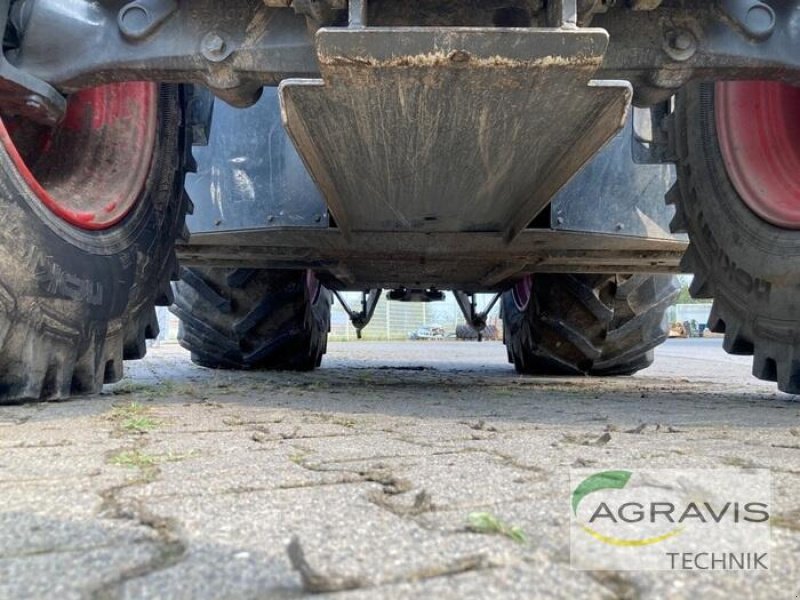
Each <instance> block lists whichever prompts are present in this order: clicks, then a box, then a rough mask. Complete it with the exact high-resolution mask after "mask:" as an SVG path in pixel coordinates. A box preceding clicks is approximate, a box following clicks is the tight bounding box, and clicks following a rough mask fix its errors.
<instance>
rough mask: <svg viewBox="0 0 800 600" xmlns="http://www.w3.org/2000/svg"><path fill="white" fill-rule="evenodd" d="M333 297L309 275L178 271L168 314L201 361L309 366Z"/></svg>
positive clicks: (227, 365)
mask: <svg viewBox="0 0 800 600" xmlns="http://www.w3.org/2000/svg"><path fill="white" fill-rule="evenodd" d="M331 300H332V295H331V293H330V291H328V290H327V289H326V288H325V287H323V286H322V285H320V284H319V282H318V281H317V279H316V277H314V276H313V274H311V273H310V272H304V271H279V270H265V269H233V270H231V269H215V268H209V269H195V268H192V269H189V268H184V269H181V279H180V281H179V282H178V283H177V284H175V305H174V306H173V308H172V311H173V312H174V313H175V314H176V315H177V316H178V317H179V318H180V319H181V330H180V333H179V336H178V339H179V340H180V343H181V345H182V346H183V347H184V348H186V349H187V350H189V351H190V352H191V353H192V360H193V361H194V362H195V363H197V364H199V365H202V366H204V367H209V368H217V369H285V370H296V371H308V370H311V369H314V368H315V367H318V366H319V365H320V363H321V362H322V357H323V355H324V354H325V351H326V349H327V340H328V330H329V329H330V315H331Z"/></svg>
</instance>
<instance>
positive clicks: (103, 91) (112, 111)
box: [0, 82, 158, 230]
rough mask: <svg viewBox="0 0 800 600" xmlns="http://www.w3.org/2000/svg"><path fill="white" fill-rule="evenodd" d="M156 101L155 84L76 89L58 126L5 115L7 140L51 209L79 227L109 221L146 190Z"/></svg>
mask: <svg viewBox="0 0 800 600" xmlns="http://www.w3.org/2000/svg"><path fill="white" fill-rule="evenodd" d="M157 105H158V87H157V85H156V84H153V83H139V82H134V83H122V84H112V85H105V86H102V87H97V88H93V89H89V90H85V91H81V92H78V93H76V94H73V95H71V96H70V97H69V100H68V105H67V112H66V116H65V117H64V119H63V120H62V121H61V123H59V124H58V125H57V126H56V127H54V128H52V129H50V128H46V127H43V126H41V125H38V124H36V123H33V122H30V121H26V120H23V119H20V118H3V119H2V121H0V143H2V145H3V147H4V148H5V151H6V152H7V153H8V156H9V157H10V158H11V160H12V161H13V163H14V166H15V167H16V168H17V170H18V172H19V174H20V175H21V176H22V178H23V179H24V180H25V182H26V183H27V184H28V186H29V188H30V190H31V191H32V192H33V194H34V195H35V196H36V197H37V198H38V199H39V200H40V201H41V203H42V204H44V205H45V206H46V207H47V208H48V209H49V210H50V211H51V212H53V213H54V214H55V215H57V216H58V217H60V218H61V219H62V220H64V221H66V222H67V223H69V224H70V225H73V226H75V227H78V228H80V229H86V230H103V229H108V228H110V227H112V226H113V225H115V224H117V223H119V222H120V221H122V220H123V219H124V218H125V217H126V216H127V215H128V214H129V213H130V212H131V211H132V210H133V208H134V207H135V206H136V205H137V203H138V202H139V200H140V199H141V197H142V196H143V191H144V188H145V186H146V182H147V176H148V173H149V172H150V168H151V163H152V159H153V151H154V146H155V138H156V127H157V119H158V112H157V108H158V106H157Z"/></svg>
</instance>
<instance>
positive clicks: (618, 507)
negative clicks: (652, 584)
mask: <svg viewBox="0 0 800 600" xmlns="http://www.w3.org/2000/svg"><path fill="white" fill-rule="evenodd" d="M571 481H572V482H573V486H572V487H571V494H570V509H571V510H570V512H571V513H572V514H571V515H570V518H571V523H572V524H571V546H572V553H573V566H577V567H578V568H613V569H662V568H663V569H670V568H671V569H675V568H696V569H706V568H711V569H737V568H739V569H741V568H746V569H751V568H768V567H767V566H765V565H766V557H767V555H768V554H767V552H766V551H768V549H769V517H770V513H769V508H770V507H769V502H770V491H771V489H770V479H769V472H768V471H745V470H739V471H736V470H730V469H726V470H715V471H711V470H695V471H677V470H652V469H637V470H636V471H632V470H608V471H600V472H581V473H575V472H573V473H572V477H571ZM576 556H577V557H578V559H580V560H579V561H578V562H577V563H576V560H575V557H576ZM698 557H700V558H699V559H698ZM706 564H709V565H711V566H704V565H706ZM676 565H678V566H677V567H676ZM687 565H689V566H687ZM742 565H744V566H742ZM752 565H755V566H752Z"/></svg>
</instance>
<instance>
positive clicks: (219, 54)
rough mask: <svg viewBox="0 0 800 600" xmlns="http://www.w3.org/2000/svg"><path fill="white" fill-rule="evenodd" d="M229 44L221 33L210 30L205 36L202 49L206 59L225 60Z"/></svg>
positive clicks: (213, 60)
mask: <svg viewBox="0 0 800 600" xmlns="http://www.w3.org/2000/svg"><path fill="white" fill-rule="evenodd" d="M226 50H227V44H226V43H225V40H224V39H223V37H222V36H221V35H219V34H218V33H216V32H213V31H212V32H210V33H208V34H206V36H205V37H204V38H203V43H202V46H201V51H202V53H203V56H205V57H206V59H208V60H210V61H212V62H219V61H221V60H224V59H225V58H226V56H227V52H226Z"/></svg>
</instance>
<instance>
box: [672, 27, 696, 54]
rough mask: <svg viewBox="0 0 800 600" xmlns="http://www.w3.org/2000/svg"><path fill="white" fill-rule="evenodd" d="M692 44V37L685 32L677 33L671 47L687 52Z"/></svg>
mask: <svg viewBox="0 0 800 600" xmlns="http://www.w3.org/2000/svg"><path fill="white" fill-rule="evenodd" d="M693 43H694V38H692V35H691V34H690V33H689V32H687V31H680V32H678V34H677V35H676V36H675V39H674V40H672V45H673V46H674V47H675V48H677V49H678V50H688V49H689V48H691V47H692V44H693Z"/></svg>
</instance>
